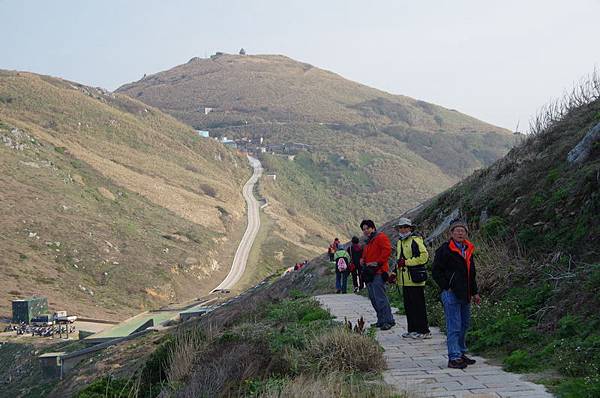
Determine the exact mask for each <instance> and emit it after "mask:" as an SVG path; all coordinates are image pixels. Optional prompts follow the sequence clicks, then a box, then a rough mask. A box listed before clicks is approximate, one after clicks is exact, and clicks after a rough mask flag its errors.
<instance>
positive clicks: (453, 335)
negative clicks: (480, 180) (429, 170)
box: [432, 222, 481, 369]
mask: <svg viewBox="0 0 600 398" xmlns="http://www.w3.org/2000/svg"><path fill="white" fill-rule="evenodd" d="M468 231H469V230H468V228H467V225H466V224H465V223H463V222H455V223H454V224H452V225H451V226H450V240H449V241H448V242H445V243H443V244H442V245H441V246H440V247H439V248H438V249H437V250H436V252H435V258H434V260H433V267H432V276H433V279H434V280H435V282H436V283H437V284H438V286H439V287H440V289H442V303H443V304H444V314H445V315H446V338H447V343H448V367H449V368H457V369H464V368H466V367H467V365H473V364H474V363H475V360H474V359H471V358H469V357H467V356H466V352H467V346H466V343H465V339H466V336H467V329H468V328H469V321H470V319H471V306H470V303H471V301H473V302H474V303H475V304H479V302H480V301H481V298H480V297H479V294H478V290H477V281H476V278H475V276H476V272H475V261H474V259H473V251H474V250H475V246H473V244H472V243H471V242H469V241H468V240H467V234H468Z"/></svg>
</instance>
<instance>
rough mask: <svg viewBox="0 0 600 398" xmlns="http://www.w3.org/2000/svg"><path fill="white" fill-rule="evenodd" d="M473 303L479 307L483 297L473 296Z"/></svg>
mask: <svg viewBox="0 0 600 398" xmlns="http://www.w3.org/2000/svg"><path fill="white" fill-rule="evenodd" d="M473 302H474V303H475V304H477V305H479V304H480V303H481V297H480V296H479V295H478V294H476V295H474V296H473Z"/></svg>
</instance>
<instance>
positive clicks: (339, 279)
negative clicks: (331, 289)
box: [335, 267, 348, 293]
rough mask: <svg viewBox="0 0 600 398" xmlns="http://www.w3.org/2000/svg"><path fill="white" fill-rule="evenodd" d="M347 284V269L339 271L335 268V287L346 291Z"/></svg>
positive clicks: (343, 291)
mask: <svg viewBox="0 0 600 398" xmlns="http://www.w3.org/2000/svg"><path fill="white" fill-rule="evenodd" d="M347 285H348V271H344V272H340V271H338V270H337V267H336V270H335V289H336V290H337V291H341V292H342V293H346V286H347Z"/></svg>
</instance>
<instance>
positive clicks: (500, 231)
mask: <svg viewBox="0 0 600 398" xmlns="http://www.w3.org/2000/svg"><path fill="white" fill-rule="evenodd" d="M481 232H482V234H483V235H484V236H486V237H488V238H497V237H501V236H504V235H506V233H507V232H508V227H507V225H506V221H504V219H503V218H502V217H498V216H493V217H490V219H489V220H488V221H487V222H486V223H485V224H484V225H483V227H482V228H481Z"/></svg>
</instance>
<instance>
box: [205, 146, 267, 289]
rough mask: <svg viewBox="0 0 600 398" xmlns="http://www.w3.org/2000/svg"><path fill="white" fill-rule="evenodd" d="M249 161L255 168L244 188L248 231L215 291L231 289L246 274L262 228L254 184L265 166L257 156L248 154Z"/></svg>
mask: <svg viewBox="0 0 600 398" xmlns="http://www.w3.org/2000/svg"><path fill="white" fill-rule="evenodd" d="M248 161H249V162H250V164H251V165H252V167H253V168H254V173H253V174H252V177H250V179H249V180H248V181H247V182H246V184H245V185H244V188H243V190H242V194H243V195H244V199H246V204H247V205H248V206H247V207H248V226H247V227H246V232H244V236H243V237H242V240H241V242H240V245H239V246H238V248H237V251H236V252H235V257H234V258H233V264H231V270H230V271H229V274H227V276H226V277H225V279H223V282H221V284H220V285H219V286H217V287H216V288H214V289H213V292H214V291H218V290H224V289H231V288H232V287H233V286H235V284H236V283H237V282H238V281H239V280H240V278H241V277H242V275H244V271H245V270H246V262H247V261H248V255H249V254H250V249H252V244H253V243H254V239H255V238H256V234H258V230H259V228H260V215H259V212H258V210H259V206H258V201H257V200H256V198H255V197H254V194H253V190H254V184H256V181H258V179H259V178H260V176H261V175H262V172H263V168H262V165H261V164H260V161H259V160H258V159H256V158H253V157H251V156H248Z"/></svg>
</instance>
